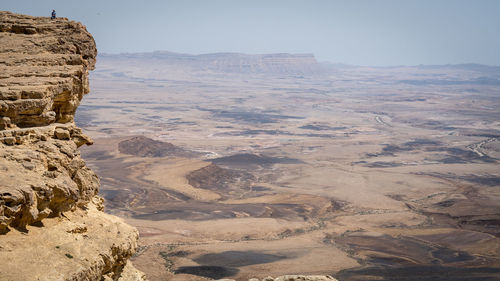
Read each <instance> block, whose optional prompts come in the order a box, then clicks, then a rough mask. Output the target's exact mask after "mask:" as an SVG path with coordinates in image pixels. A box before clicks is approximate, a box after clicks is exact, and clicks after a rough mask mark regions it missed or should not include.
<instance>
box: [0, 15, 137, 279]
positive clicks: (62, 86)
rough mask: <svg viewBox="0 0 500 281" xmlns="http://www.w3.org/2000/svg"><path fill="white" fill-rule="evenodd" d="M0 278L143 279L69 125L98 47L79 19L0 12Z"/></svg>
mask: <svg viewBox="0 0 500 281" xmlns="http://www.w3.org/2000/svg"><path fill="white" fill-rule="evenodd" d="M0 42H1V44H0V279H2V280H104V279H109V280H118V279H119V278H121V276H122V275H126V276H127V280H142V278H143V275H142V274H141V273H140V272H138V271H136V270H135V269H134V268H133V267H132V266H131V264H130V263H128V262H127V260H128V258H129V257H130V256H131V255H132V254H133V253H134V252H135V248H136V246H137V239H138V233H137V230H136V229H134V228H133V227H131V226H129V225H127V224H125V223H124V222H122V221H121V220H120V219H118V218H116V217H113V216H110V215H107V214H105V213H103V212H102V208H103V207H102V199H101V198H100V197H98V196H97V192H98V188H99V179H98V178H97V176H96V175H95V174H94V173H93V172H92V171H91V170H90V169H89V168H88V167H87V166H86V165H85V162H84V161H83V160H82V159H81V157H80V153H79V151H78V147H79V146H81V145H83V144H91V143H92V141H91V139H90V138H89V137H87V136H85V135H84V134H82V132H81V130H80V129H79V128H77V127H76V126H75V125H74V123H73V116H74V113H75V111H76V108H77V107H78V105H79V103H80V100H81V99H82V97H83V95H84V94H86V93H88V92H89V87H88V71H89V70H92V69H93V68H94V64H95V57H96V55H97V50H96V47H95V42H94V40H93V38H92V36H91V35H90V34H89V33H88V32H87V30H86V29H85V27H84V26H83V25H81V24H80V23H76V22H72V21H68V20H67V19H64V18H60V19H56V20H50V19H49V18H40V17H30V16H24V15H18V14H13V13H9V12H0Z"/></svg>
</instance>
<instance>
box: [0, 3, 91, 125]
mask: <svg viewBox="0 0 500 281" xmlns="http://www.w3.org/2000/svg"><path fill="white" fill-rule="evenodd" d="M0 42H2V44H0V118H1V117H8V118H9V121H7V122H6V121H3V120H0V130H2V129H6V128H7V127H13V126H18V127H33V126H43V125H48V124H51V123H54V122H59V123H67V122H71V121H73V116H74V113H75V111H76V108H77V107H78V105H79V103H80V100H81V99H82V97H83V95H84V94H86V93H88V92H89V86H88V71H89V70H92V69H93V68H94V65H95V58H96V55H97V50H96V46H95V42H94V39H93V38H92V36H91V35H90V33H88V32H87V30H86V29H85V27H84V26H83V25H82V24H80V23H77V22H73V21H68V20H67V19H64V18H59V19H56V20H51V19H49V18H41V17H30V16H25V15H18V14H13V13H9V12H0ZM6 123H7V126H6Z"/></svg>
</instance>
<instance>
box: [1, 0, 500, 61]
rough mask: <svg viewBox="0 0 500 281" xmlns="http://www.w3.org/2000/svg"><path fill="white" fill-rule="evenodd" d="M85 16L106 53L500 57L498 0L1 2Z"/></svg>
mask: <svg viewBox="0 0 500 281" xmlns="http://www.w3.org/2000/svg"><path fill="white" fill-rule="evenodd" d="M52 9H56V11H57V14H58V16H61V17H68V18H70V19H73V20H77V21H81V22H82V23H84V24H85V25H86V26H87V29H88V30H89V31H90V32H91V33H92V34H93V36H94V38H95V40H96V42H97V47H98V50H99V51H100V52H105V53H121V52H147V51H154V50H168V51H174V52H182V53H192V54H200V53H211V52H242V53H277V52H288V53H314V54H315V55H316V57H317V58H318V60H320V61H330V62H336V63H347V64H357V65H403V64H404V65H416V64H448V63H451V64H458V63H482V64H489V65H500V0H468V1H465V0H380V1H378V0H342V1H336V0H329V1H327V0H325V1H320V0H318V1H315V0H302V1H299V0H296V1H295V0H287V1H285V0H177V1H169V0H144V1H141V0H78V1H75V0H43V1H42V0H0V10H9V11H13V12H18V13H25V14H30V15H36V16H48V15H49V14H50V12H51V10H52Z"/></svg>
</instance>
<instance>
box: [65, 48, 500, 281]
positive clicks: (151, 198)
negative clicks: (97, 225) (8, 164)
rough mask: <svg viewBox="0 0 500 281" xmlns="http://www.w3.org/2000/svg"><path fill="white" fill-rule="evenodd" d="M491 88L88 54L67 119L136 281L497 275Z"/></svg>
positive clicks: (421, 77)
mask: <svg viewBox="0 0 500 281" xmlns="http://www.w3.org/2000/svg"><path fill="white" fill-rule="evenodd" d="M499 77H500V67H492V66H484V65H445V66H412V67H406V66H400V67H361V66H349V65H340V64H328V63H318V62H317V61H316V60H315V59H314V57H313V56H312V55H288V54H274V55H242V54H231V53H221V54H208V55H198V56H194V55H183V54H176V53H170V52H153V53H142V54H120V55H106V54H102V55H100V56H99V57H98V60H97V66H96V70H95V71H93V73H92V74H91V77H90V88H91V93H90V94H89V95H87V96H85V98H84V99H83V101H82V103H81V105H80V106H79V107H78V110H77V113H76V117H75V119H76V123H77V125H78V126H79V127H82V128H83V129H84V131H85V133H87V134H88V135H90V136H91V137H92V138H93V139H94V145H92V146H88V147H85V148H82V155H83V157H84V159H85V160H86V162H87V164H88V165H89V166H90V167H91V168H92V169H93V170H94V171H95V172H96V173H97V174H98V175H99V177H100V179H101V190H100V194H101V196H103V197H104V198H105V199H106V211H107V212H109V213H111V214H115V215H117V216H120V217H122V218H124V219H125V220H126V221H127V222H128V223H129V224H131V225H133V226H135V227H137V229H138V230H139V233H140V249H139V251H138V253H137V254H136V255H135V256H134V258H133V263H134V265H135V266H136V267H137V268H138V269H140V270H142V271H143V272H145V273H146V275H147V277H148V278H149V280H152V281H155V280H212V279H221V278H230V279H235V280H245V281H246V280H248V279H249V278H252V277H257V278H264V277H266V276H279V275H284V274H306V275H314V274H319V275H332V276H334V277H336V278H337V279H339V280H341V281H344V280H500V277H499V276H500V240H499V237H500V166H499V159H500V141H499V140H500V139H499V138H500V110H499V108H500V79H499Z"/></svg>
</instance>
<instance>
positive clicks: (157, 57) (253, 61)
mask: <svg viewBox="0 0 500 281" xmlns="http://www.w3.org/2000/svg"><path fill="white" fill-rule="evenodd" d="M99 59H100V60H103V61H105V62H110V63H111V62H112V63H127V62H128V63H129V64H132V65H137V66H140V65H143V64H147V65H150V66H165V67H172V66H175V67H179V68H180V69H186V68H188V69H187V70H190V71H193V70H195V71H196V70H201V71H213V72H222V73H241V74H246V73H257V74H258V73H262V74H290V75H308V74H318V73H321V72H323V71H324V69H323V66H322V65H321V64H320V63H318V61H316V59H315V57H314V55H313V54H287V53H280V54H262V55H249V54H240V53H213V54H202V55H189V54H179V53H172V52H166V51H156V52H150V53H125V54H100V55H99Z"/></svg>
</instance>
